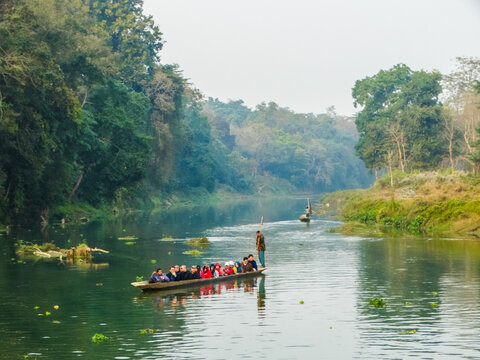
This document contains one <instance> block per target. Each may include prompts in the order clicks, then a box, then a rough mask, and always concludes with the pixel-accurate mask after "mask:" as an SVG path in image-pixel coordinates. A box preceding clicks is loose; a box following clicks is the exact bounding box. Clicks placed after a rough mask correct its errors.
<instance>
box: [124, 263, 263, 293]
mask: <svg viewBox="0 0 480 360" xmlns="http://www.w3.org/2000/svg"><path fill="white" fill-rule="evenodd" d="M265 270H267V268H266V267H265V268H260V269H258V270H257V271H252V272H246V273H240V274H235V275H228V276H219V277H216V278H210V279H195V280H183V281H170V282H157V283H152V284H150V283H149V282H148V280H146V281H138V282H132V283H131V284H132V286H135V287H136V288H139V289H140V290H142V291H160V290H167V289H168V290H170V289H174V288H180V287H188V286H202V285H204V284H211V283H215V282H220V281H231V280H237V279H247V278H251V277H256V276H259V275H261V274H262V273H263V272H264V271H265Z"/></svg>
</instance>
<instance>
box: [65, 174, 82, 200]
mask: <svg viewBox="0 0 480 360" xmlns="http://www.w3.org/2000/svg"><path fill="white" fill-rule="evenodd" d="M82 179H83V171H82V172H81V173H80V176H79V177H78V179H77V182H76V183H75V186H74V187H73V189H72V191H71V192H70V195H68V200H69V201H71V200H72V197H73V195H75V192H76V191H77V190H78V188H79V186H80V183H81V182H82Z"/></svg>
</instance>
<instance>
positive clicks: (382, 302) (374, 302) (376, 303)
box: [368, 298, 387, 308]
mask: <svg viewBox="0 0 480 360" xmlns="http://www.w3.org/2000/svg"><path fill="white" fill-rule="evenodd" d="M368 305H373V306H375V307H377V308H381V307H384V306H385V305H387V303H386V302H385V300H383V299H381V298H375V299H371V300H369V301H368Z"/></svg>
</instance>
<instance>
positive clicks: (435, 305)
mask: <svg viewBox="0 0 480 360" xmlns="http://www.w3.org/2000/svg"><path fill="white" fill-rule="evenodd" d="M430 306H431V307H432V308H436V307H438V304H437V303H431V304H430Z"/></svg>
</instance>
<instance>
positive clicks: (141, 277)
mask: <svg viewBox="0 0 480 360" xmlns="http://www.w3.org/2000/svg"><path fill="white" fill-rule="evenodd" d="M135 279H136V280H135V281H136V282H140V281H143V276H137V277H136V278H135Z"/></svg>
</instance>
